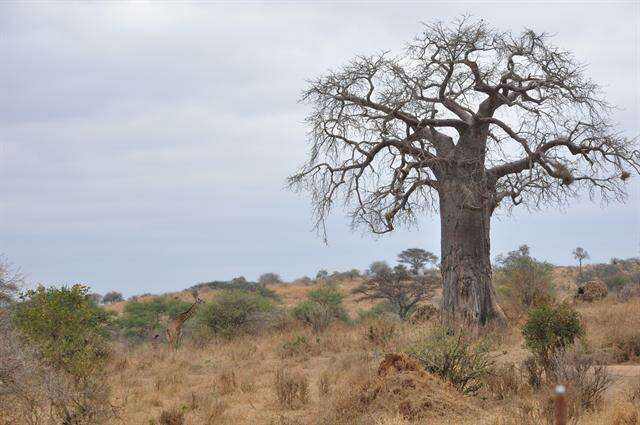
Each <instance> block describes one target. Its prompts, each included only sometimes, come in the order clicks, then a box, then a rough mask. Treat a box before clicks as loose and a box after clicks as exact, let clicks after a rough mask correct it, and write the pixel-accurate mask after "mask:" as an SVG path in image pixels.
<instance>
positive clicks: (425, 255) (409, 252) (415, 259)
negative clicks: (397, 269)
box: [398, 248, 438, 274]
mask: <svg viewBox="0 0 640 425" xmlns="http://www.w3.org/2000/svg"><path fill="white" fill-rule="evenodd" d="M436 261H438V257H437V256H436V255H435V254H433V253H432V252H429V251H425V250H424V249H422V248H409V249H405V250H404V251H402V252H401V253H400V254H399V255H398V263H400V264H405V265H406V266H407V267H409V269H410V270H411V271H412V272H413V273H414V274H418V273H419V272H420V270H422V268H423V267H425V266H426V265H427V264H435V262H436Z"/></svg>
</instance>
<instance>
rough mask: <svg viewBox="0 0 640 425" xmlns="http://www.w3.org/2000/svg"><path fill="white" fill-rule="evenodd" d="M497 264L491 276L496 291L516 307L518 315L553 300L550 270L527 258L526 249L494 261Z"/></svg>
mask: <svg viewBox="0 0 640 425" xmlns="http://www.w3.org/2000/svg"><path fill="white" fill-rule="evenodd" d="M497 262H498V267H497V269H496V273H495V275H494V282H495V285H496V291H497V293H498V295H500V297H502V298H505V299H507V300H508V301H510V302H511V304H513V305H514V307H519V309H518V311H519V312H524V311H526V310H527V309H529V308H530V307H535V306H538V305H541V304H545V303H548V302H549V301H551V300H552V299H553V293H554V282H553V273H552V272H553V266H552V265H551V264H549V263H547V262H541V261H537V260H536V259H535V258H533V257H531V256H530V255H529V247H527V246H526V245H523V246H521V247H520V248H519V249H518V250H516V251H511V252H509V253H508V254H507V255H506V256H504V257H498V259H497Z"/></svg>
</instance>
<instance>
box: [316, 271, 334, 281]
mask: <svg viewBox="0 0 640 425" xmlns="http://www.w3.org/2000/svg"><path fill="white" fill-rule="evenodd" d="M330 280H331V279H330V278H329V272H328V271H327V270H324V269H322V270H319V271H318V273H316V281H318V282H321V283H328V282H329V281H330Z"/></svg>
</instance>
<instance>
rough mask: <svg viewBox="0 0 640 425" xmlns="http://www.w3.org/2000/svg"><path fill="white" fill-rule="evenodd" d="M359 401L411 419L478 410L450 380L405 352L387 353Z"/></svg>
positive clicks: (376, 408) (432, 417) (373, 408)
mask: <svg viewBox="0 0 640 425" xmlns="http://www.w3.org/2000/svg"><path fill="white" fill-rule="evenodd" d="M360 402H361V403H362V404H363V405H365V406H367V409H372V410H377V411H381V410H386V411H396V412H398V413H400V414H401V415H402V416H403V417H404V418H405V419H408V420H415V419H420V420H423V419H434V418H442V417H445V416H450V415H459V416H462V415H465V414H469V413H471V412H473V411H474V410H476V408H475V407H474V406H473V405H472V404H471V403H470V401H469V400H468V399H466V398H465V396H464V395H462V394H460V393H459V392H458V391H456V389H455V388H453V387H452V386H451V385H450V384H449V383H447V382H445V381H443V380H442V379H440V378H439V377H437V376H435V375H432V374H430V373H428V372H426V371H425V370H424V369H423V368H422V366H421V365H420V364H419V363H418V362H417V361H416V360H414V359H412V358H411V357H409V356H407V355H405V354H387V356H386V357H385V358H384V360H383V361H382V363H381V364H380V367H379V368H378V376H377V377H376V378H375V379H373V380H372V381H371V382H369V383H368V384H366V385H365V386H364V387H363V389H362V392H361V394H360Z"/></svg>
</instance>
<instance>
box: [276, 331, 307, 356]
mask: <svg viewBox="0 0 640 425" xmlns="http://www.w3.org/2000/svg"><path fill="white" fill-rule="evenodd" d="M309 349H310V345H309V341H308V340H307V337H306V336H303V335H296V336H295V337H294V338H293V339H290V340H288V341H286V342H285V343H284V344H282V357H283V358H286V357H294V356H298V355H301V354H305V353H307V352H309Z"/></svg>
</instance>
